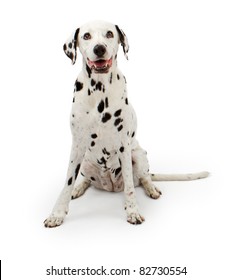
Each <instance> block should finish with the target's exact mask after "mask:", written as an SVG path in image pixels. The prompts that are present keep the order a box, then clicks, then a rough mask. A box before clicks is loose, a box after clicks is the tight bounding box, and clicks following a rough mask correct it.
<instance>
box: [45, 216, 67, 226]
mask: <svg viewBox="0 0 232 280" xmlns="http://www.w3.org/2000/svg"><path fill="white" fill-rule="evenodd" d="M65 215H66V213H64V214H63V215H61V214H59V215H55V214H51V215H50V216H49V217H48V218H47V219H46V220H45V221H44V226H45V227H48V228H52V227H57V226H60V225H61V224H62V223H63V221H64V217H65Z"/></svg>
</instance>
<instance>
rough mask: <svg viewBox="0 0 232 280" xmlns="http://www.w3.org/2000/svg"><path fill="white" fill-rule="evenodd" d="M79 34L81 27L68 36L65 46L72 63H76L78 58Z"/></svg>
mask: <svg viewBox="0 0 232 280" xmlns="http://www.w3.org/2000/svg"><path fill="white" fill-rule="evenodd" d="M78 34H79V28H77V30H76V31H75V32H74V33H73V34H72V35H71V36H70V37H69V38H68V40H67V41H66V42H65V44H64V46H63V49H64V52H65V54H66V55H67V56H68V57H69V58H70V59H71V60H72V64H75V62H76V58H77V47H78Z"/></svg>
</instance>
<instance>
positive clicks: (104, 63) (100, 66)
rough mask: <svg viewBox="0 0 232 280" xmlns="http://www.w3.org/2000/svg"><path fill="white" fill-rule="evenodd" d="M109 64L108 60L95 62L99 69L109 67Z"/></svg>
mask: <svg viewBox="0 0 232 280" xmlns="http://www.w3.org/2000/svg"><path fill="white" fill-rule="evenodd" d="M107 62H108V61H107V60H103V59H100V60H97V61H94V65H95V66H96V67H97V68H103V67H104V66H107Z"/></svg>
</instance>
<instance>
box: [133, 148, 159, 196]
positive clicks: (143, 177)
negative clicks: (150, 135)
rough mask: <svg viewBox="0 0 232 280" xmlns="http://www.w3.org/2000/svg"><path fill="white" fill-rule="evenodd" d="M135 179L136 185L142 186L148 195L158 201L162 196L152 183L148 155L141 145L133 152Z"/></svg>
mask: <svg viewBox="0 0 232 280" xmlns="http://www.w3.org/2000/svg"><path fill="white" fill-rule="evenodd" d="M132 164H133V177H134V182H135V185H136V186H138V185H140V184H142V186H143V188H144V190H145V192H146V194H147V195H148V196H149V197H151V198H154V199H157V198H159V197H160V195H161V194H162V193H161V191H160V190H159V189H158V188H157V187H155V186H154V184H153V183H152V179H151V175H150V173H149V164H148V160H147V153H146V151H144V150H143V149H142V148H141V147H140V146H139V145H138V146H137V147H136V149H133V151H132Z"/></svg>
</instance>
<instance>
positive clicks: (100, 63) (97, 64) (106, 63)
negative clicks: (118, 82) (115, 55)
mask: <svg viewBox="0 0 232 280" xmlns="http://www.w3.org/2000/svg"><path fill="white" fill-rule="evenodd" d="M88 64H89V66H90V67H94V68H95V69H103V68H107V67H111V66H112V58H110V59H108V60H105V59H99V60H96V61H91V60H89V59H88Z"/></svg>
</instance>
